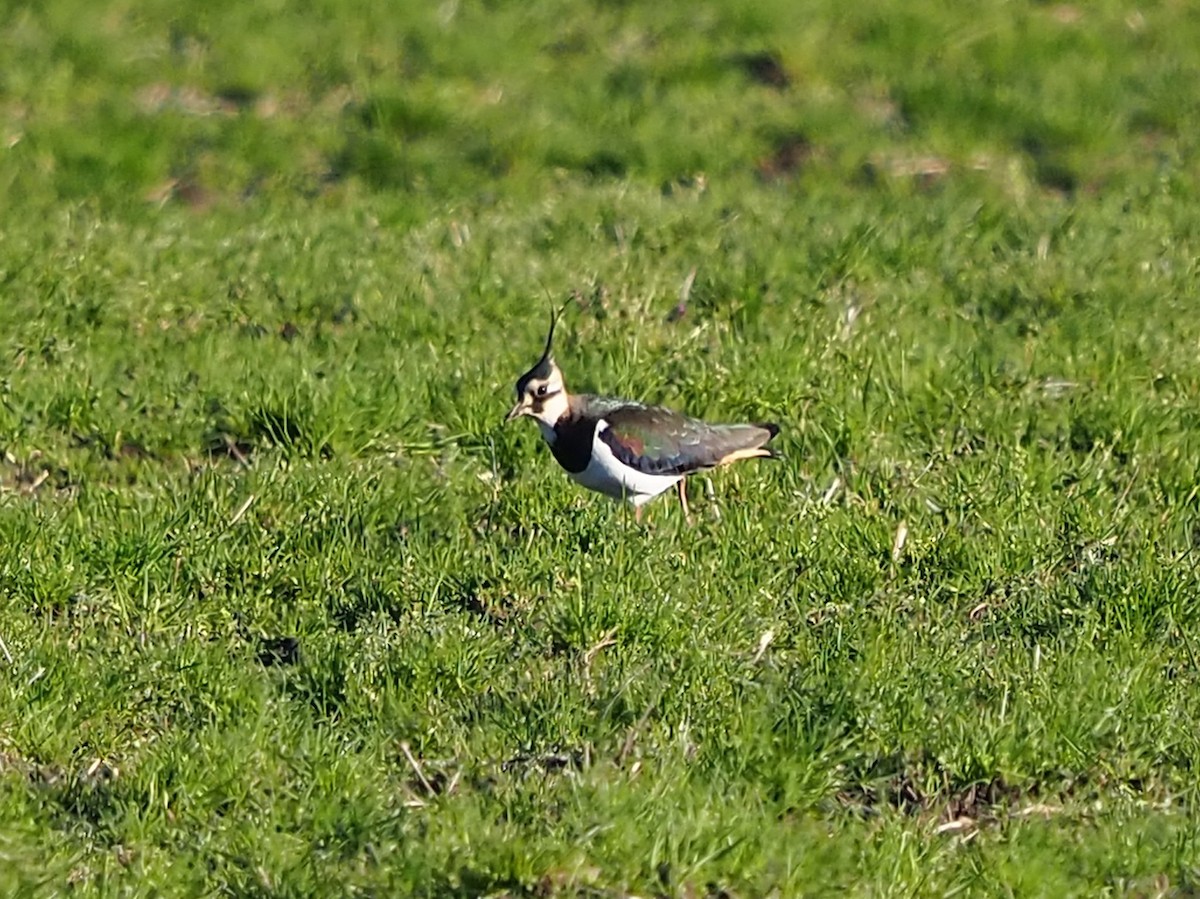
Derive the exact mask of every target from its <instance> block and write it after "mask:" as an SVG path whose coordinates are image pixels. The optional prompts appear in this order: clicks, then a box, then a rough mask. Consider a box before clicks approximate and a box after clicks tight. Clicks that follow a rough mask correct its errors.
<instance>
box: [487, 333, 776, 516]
mask: <svg viewBox="0 0 1200 899" xmlns="http://www.w3.org/2000/svg"><path fill="white" fill-rule="evenodd" d="M557 321H558V317H557V316H556V315H555V314H554V313H551V317H550V333H549V334H548V335H547V337H546V349H545V350H544V351H543V352H542V358H541V359H539V360H538V362H537V365H535V366H534V367H533V368H531V369H529V371H527V372H525V374H523V375H521V377H520V379H519V380H518V381H517V388H516V389H517V402H516V405H514V406H513V407H512V409H511V410H510V411H509V413H508V416H507V417H506V418H505V421H506V422H509V421H513V420H514V419H517V418H520V417H521V416H523V415H528V416H530V417H532V418H533V419H535V420H536V421H537V423H538V428H539V429H540V430H541V432H542V437H543V438H544V439H545V441H546V443H548V444H550V452H552V453H553V454H554V458H555V459H557V460H558V464H559V465H561V466H562V467H563V468H564V469H565V470H566V472H567V475H568V476H569V477H570V478H571V479H572V480H574V481H576V482H577V483H579V484H582V485H583V486H584V487H587V488H588V489H589V490H595V491H598V492H599V493H603V494H605V495H606V496H611V497H613V498H615V499H625V500H627V501H628V502H629V503H631V504H632V505H633V507H634V517H635V518H636V519H637V520H638V521H641V518H642V507H643V506H644V505H645V504H646V503H648V502H649V501H650V500H652V499H654V497H656V496H658V495H659V494H660V493H663V492H664V491H666V490H668V489H670V488H671V487H672V486H674V487H677V489H678V491H679V501H680V503H681V504H682V505H683V514H684V517H685V518H687V519H688V520H690V514H689V511H688V503H687V491H686V488H685V486H684V479H685V478H686V477H687V476H688V475H690V474H695V473H696V472H698V471H708V470H709V469H712V468H716V467H718V466H721V465H728V464H729V463H731V462H737V461H738V460H739V459H753V458H756V457H760V456H761V457H774V455H775V454H774V453H773V452H772V451H771V450H770V449H769V448H768V447H767V446H766V444H767V442H768V441H770V440H771V438H772V437H774V436H775V435H776V434H778V433H779V426H778V425H776V424H772V423H770V422H763V423H760V424H708V423H706V422H703V421H699V420H698V419H695V418H689V417H688V416H686V415H681V414H679V413H678V412H674V411H672V410H670V409H665V408H663V407H662V406H647V405H645V404H643V403H637V402H632V401H630V400H620V399H613V398H610V397H602V396H587V395H583V394H572V393H568V392H567V388H566V384H565V383H564V382H563V375H562V370H561V369H560V368H559V367H558V365H556V364H555V362H554V355H553V350H554V327H555V325H556V324H557Z"/></svg>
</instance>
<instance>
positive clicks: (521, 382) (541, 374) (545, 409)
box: [504, 313, 569, 427]
mask: <svg viewBox="0 0 1200 899" xmlns="http://www.w3.org/2000/svg"><path fill="white" fill-rule="evenodd" d="M557 323H558V316H557V315H555V314H554V313H551V315H550V333H549V334H547V335H546V349H545V350H543V351H542V358H541V359H539V360H538V361H537V365H535V366H534V367H533V368H531V369H529V371H527V372H525V374H523V375H521V377H520V378H518V379H517V388H516V389H517V404H516V405H515V406H513V407H512V409H510V410H509V412H508V415H507V416H506V417H505V419H504V420H505V421H506V422H508V421H512V420H513V419H516V418H520V417H521V416H523V415H529V416H531V417H533V418H536V419H537V420H538V421H540V422H542V423H543V424H545V425H547V426H549V427H554V424H555V423H556V422H557V421H558V420H559V419H560V418H561V417H562V416H563V415H564V414H565V413H566V412H567V409H568V407H569V399H568V397H567V388H566V385H565V384H563V376H562V370H561V369H560V368H559V367H558V366H557V365H556V364H555V362H554V326H555V325H556V324H557Z"/></svg>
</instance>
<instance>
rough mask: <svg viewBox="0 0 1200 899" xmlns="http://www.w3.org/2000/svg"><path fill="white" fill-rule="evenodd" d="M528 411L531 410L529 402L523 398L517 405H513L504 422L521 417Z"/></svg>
mask: <svg viewBox="0 0 1200 899" xmlns="http://www.w3.org/2000/svg"><path fill="white" fill-rule="evenodd" d="M528 411H529V403H527V402H526V401H525V400H521V401H520V402H519V403H517V404H516V405H515V406H513V407H512V408H511V409H509V410H508V414H507V415H506V416H504V423H505V424H508V423H509V422H510V421H512V420H513V419H516V418H520V417H521V416H522V415H525V414H526V413H527V412H528Z"/></svg>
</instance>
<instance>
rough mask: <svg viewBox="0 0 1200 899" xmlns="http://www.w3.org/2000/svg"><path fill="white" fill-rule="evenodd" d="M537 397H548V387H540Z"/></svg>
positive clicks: (543, 385)
mask: <svg viewBox="0 0 1200 899" xmlns="http://www.w3.org/2000/svg"><path fill="white" fill-rule="evenodd" d="M537 395H538V396H545V395H546V385H545V384H542V385H541V386H540V387H538V389H537Z"/></svg>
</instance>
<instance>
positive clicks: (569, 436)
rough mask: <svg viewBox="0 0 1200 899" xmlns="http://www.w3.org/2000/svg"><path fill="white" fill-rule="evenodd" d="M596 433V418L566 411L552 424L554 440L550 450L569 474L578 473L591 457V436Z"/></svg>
mask: <svg viewBox="0 0 1200 899" xmlns="http://www.w3.org/2000/svg"><path fill="white" fill-rule="evenodd" d="M595 433H596V419H594V418H592V419H588V418H584V417H582V416H579V415H573V414H572V413H570V412H568V413H567V414H566V415H564V416H563V417H562V418H560V419H559V420H558V421H557V422H555V425H554V435H555V437H554V442H553V443H552V444H550V452H552V453H554V458H555V459H557V460H558V464H559V465H561V466H562V467H563V468H565V469H566V470H567V471H569V472H570V473H571V474H579V473H580V472H581V471H583V470H584V469H585V468H587V466H588V462H589V461H590V460H591V458H592V438H593V437H594V436H595Z"/></svg>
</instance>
